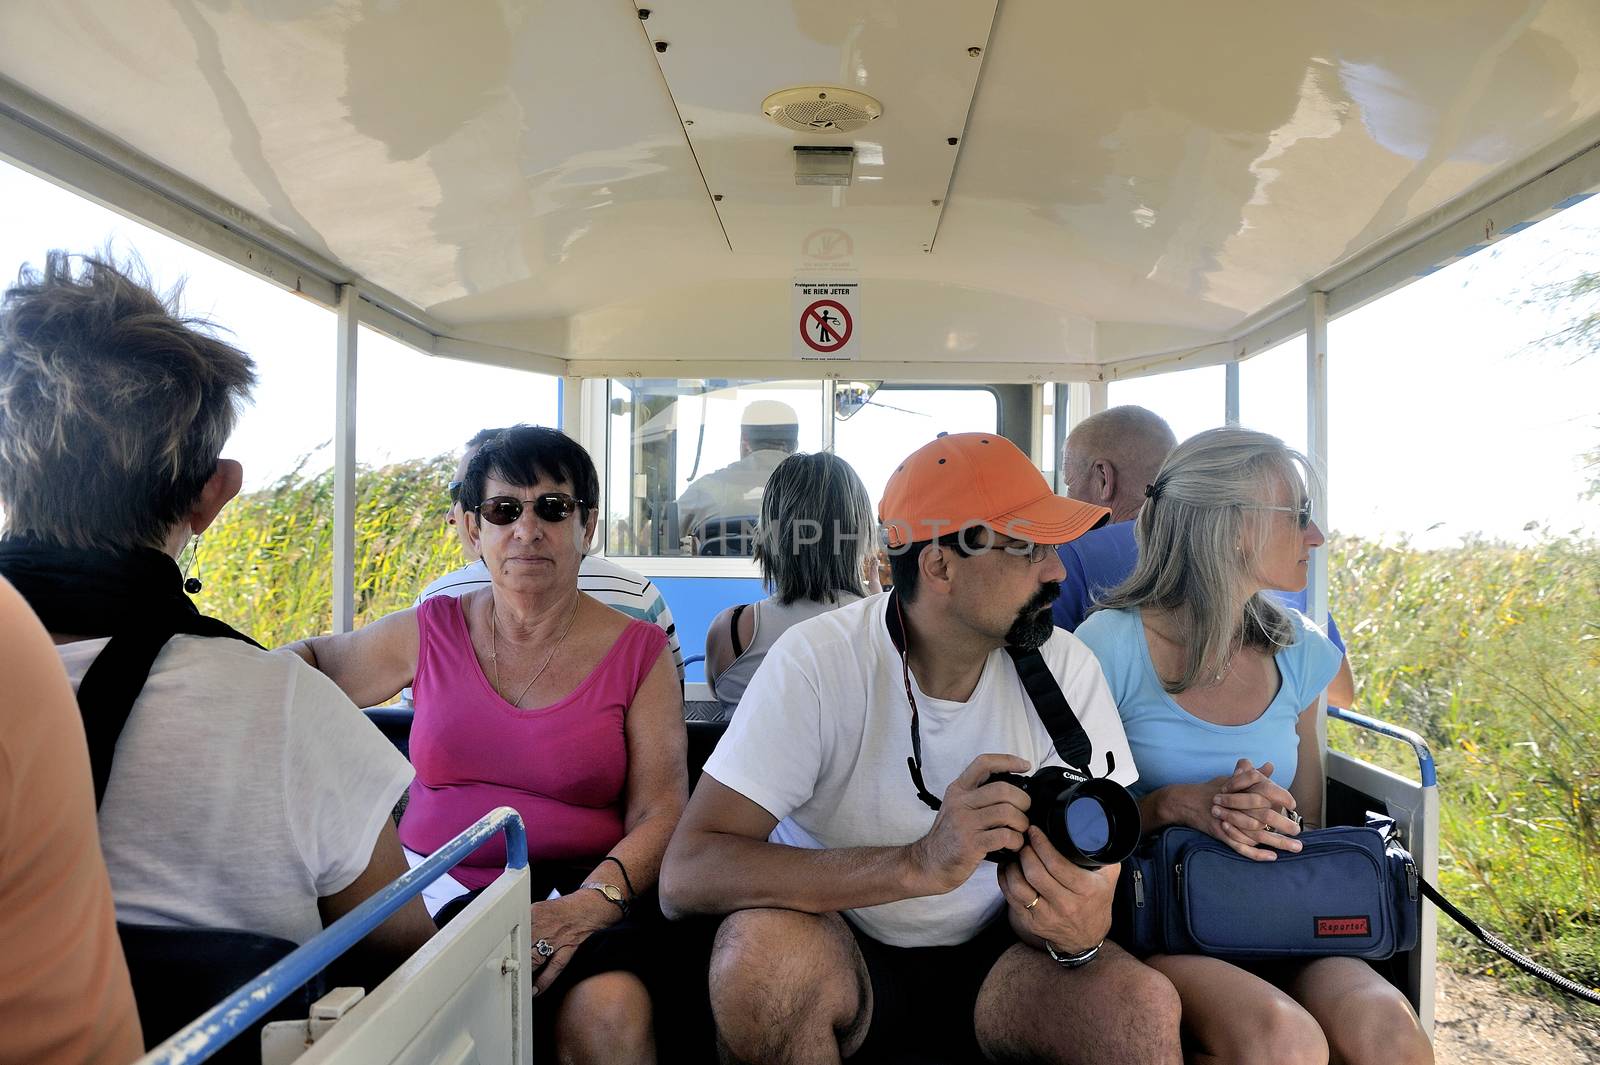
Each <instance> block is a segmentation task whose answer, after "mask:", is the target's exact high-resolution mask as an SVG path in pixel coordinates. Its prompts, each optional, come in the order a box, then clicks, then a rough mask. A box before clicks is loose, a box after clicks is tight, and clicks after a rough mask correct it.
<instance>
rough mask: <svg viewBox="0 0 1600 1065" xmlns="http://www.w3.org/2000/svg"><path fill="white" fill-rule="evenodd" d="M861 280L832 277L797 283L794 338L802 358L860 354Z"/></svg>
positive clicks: (848, 357)
mask: <svg viewBox="0 0 1600 1065" xmlns="http://www.w3.org/2000/svg"><path fill="white" fill-rule="evenodd" d="M860 288H861V283H860V282H859V281H854V280H849V281H845V280H840V279H838V278H829V279H828V280H826V281H802V280H799V279H796V280H795V283H794V301H793V302H794V334H793V337H794V340H793V348H794V355H795V358H798V359H854V358H856V357H857V349H858V346H859V345H858V344H857V343H856V333H857V327H858V323H857V319H858V318H859V312H860Z"/></svg>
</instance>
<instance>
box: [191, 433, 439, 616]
mask: <svg viewBox="0 0 1600 1065" xmlns="http://www.w3.org/2000/svg"><path fill="white" fill-rule="evenodd" d="M454 469H455V460H454V459H453V458H451V457H450V456H448V455H440V456H438V457H435V458H432V459H420V460H416V461H413V462H405V463H397V464H395V465H392V466H384V467H382V468H379V469H368V468H362V469H360V470H358V471H357V473H356V553H355V558H356V580H355V583H356V623H357V624H358V625H360V624H364V623H365V622H367V621H371V620H374V619H376V618H379V617H382V616H383V615H384V614H387V613H389V612H390V611H393V610H399V609H401V608H403V607H408V606H410V605H411V602H412V600H413V599H414V598H415V597H416V594H417V592H419V591H421V589H422V587H423V585H425V584H427V583H428V582H429V581H431V580H432V579H433V578H435V577H437V576H439V575H440V574H442V573H448V572H449V571H450V570H453V569H455V568H457V567H458V566H460V565H462V563H463V561H464V560H463V559H462V557H461V549H460V547H459V546H458V544H457V541H456V536H455V533H454V531H453V530H452V529H451V528H450V527H449V526H448V525H446V524H445V522H444V515H445V510H446V508H447V507H448V506H449V500H448V498H447V497H446V495H445V485H446V484H448V483H449V481H450V475H451V473H452V472H453V471H454ZM195 566H196V572H197V573H198V574H199V576H201V577H202V578H203V580H204V584H205V588H204V590H203V591H202V592H201V593H200V595H199V597H198V599H197V602H198V605H199V606H200V609H202V610H204V611H205V612H206V613H208V614H212V615H213V616H215V617H218V618H221V619H222V620H223V621H226V622H228V623H229V624H230V625H233V626H234V627H236V628H238V629H239V630H240V631H242V632H247V633H249V634H250V635H251V636H254V637H255V638H256V640H257V641H258V642H260V643H261V644H263V645H264V646H267V647H277V646H281V645H282V644H285V643H290V642H292V641H294V640H299V639H302V638H304V637H306V636H315V635H317V634H318V633H324V632H327V631H328V630H329V629H330V628H331V627H332V624H333V475H332V473H331V472H328V473H322V474H318V475H315V476H311V477H307V476H304V475H302V474H301V473H300V472H299V471H295V472H293V473H290V474H289V475H287V476H286V477H284V478H283V479H282V480H280V481H279V482H278V483H277V484H275V485H273V486H272V487H270V488H267V489H264V490H262V491H259V492H253V493H251V494H249V495H245V496H241V497H240V498H238V499H236V500H234V501H233V502H232V503H230V504H228V506H227V508H226V509H224V510H223V512H222V515H221V517H219V518H218V519H217V522H216V524H215V525H213V526H212V527H211V528H210V529H209V530H207V532H206V534H205V537H204V540H203V545H202V547H201V549H200V557H199V559H198V560H197V562H196V563H195Z"/></svg>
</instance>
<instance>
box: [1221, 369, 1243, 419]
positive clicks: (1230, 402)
mask: <svg viewBox="0 0 1600 1065" xmlns="http://www.w3.org/2000/svg"><path fill="white" fill-rule="evenodd" d="M1223 374H1224V377H1223V389H1224V392H1223V397H1222V420H1223V422H1224V423H1225V424H1227V425H1234V426H1236V425H1238V424H1239V364H1238V363H1237V362H1230V363H1228V364H1226V365H1225V366H1224V367H1223Z"/></svg>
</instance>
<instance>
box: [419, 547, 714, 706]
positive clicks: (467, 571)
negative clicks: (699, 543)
mask: <svg viewBox="0 0 1600 1065" xmlns="http://www.w3.org/2000/svg"><path fill="white" fill-rule="evenodd" d="M488 583H489V567H488V566H486V565H484V562H483V559H481V558H480V559H479V560H478V561H476V562H474V563H472V564H471V565H470V566H463V567H461V568H460V569H458V570H455V571H454V572H452V573H446V574H445V575H444V576H443V577H440V578H438V579H437V580H435V581H434V582H433V583H431V584H429V585H428V586H427V587H426V588H424V589H422V594H421V595H419V596H417V603H421V602H422V601H423V600H424V599H432V598H433V597H434V596H436V595H453V596H456V597H458V598H459V597H460V596H463V595H466V594H467V593H468V592H470V591H472V590H473V589H475V588H482V587H483V586H484V585H486V584H488ZM578 591H580V592H585V593H587V594H589V595H592V596H594V598H596V599H598V600H599V601H600V602H602V603H604V604H605V605H606V606H608V607H610V608H611V609H613V610H620V611H622V612H623V613H624V614H626V615H628V616H629V617H630V618H638V619H639V620H640V621H648V622H649V623H650V624H652V625H654V626H656V628H658V629H660V630H661V631H662V632H664V633H666V634H667V648H668V649H669V650H671V652H672V662H673V664H674V665H675V666H677V667H678V679H679V680H680V681H681V680H682V679H683V649H682V648H681V647H679V646H678V627H677V625H675V624H674V623H673V621H672V611H671V610H670V609H668V608H667V601H666V600H665V599H663V598H662V597H661V590H660V589H659V588H657V587H656V586H655V585H654V584H652V583H650V579H649V578H648V577H643V576H640V575H639V574H637V573H635V572H633V570H631V569H627V568H625V567H622V566H619V565H617V564H616V563H615V562H612V561H611V560H609V559H605V558H601V557H600V556H599V555H585V556H583V562H582V563H580V564H579V566H578ZM408 691H409V689H408ZM406 702H408V703H409V702H410V699H406Z"/></svg>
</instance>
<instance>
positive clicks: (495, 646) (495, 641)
mask: <svg viewBox="0 0 1600 1065" xmlns="http://www.w3.org/2000/svg"><path fill="white" fill-rule="evenodd" d="M582 598H583V593H582V592H577V593H576V594H574V595H573V597H572V609H571V610H569V611H568V612H567V627H566V628H564V629H562V630H561V636H560V638H559V639H557V640H556V645H555V646H554V647H552V648H550V653H549V654H548V655H545V658H544V665H542V666H540V667H539V671H538V672H537V673H535V674H534V675H533V676H532V677H530V678H529V679H528V683H527V684H524V685H523V686H522V691H521V692H520V693H519V694H518V695H517V697H516V698H515V699H512V700H510V702H511V705H512V706H518V705H519V704H520V703H521V702H522V700H523V699H524V698H525V697H526V696H527V694H528V692H529V691H530V690H532V688H533V683H534V681H536V680H538V679H539V678H540V677H542V676H544V671H545V670H547V669H549V668H550V663H551V662H553V661H555V657H556V652H557V651H559V650H561V645H562V644H563V643H565V642H566V641H567V633H569V632H571V631H572V623H573V622H574V621H576V620H577V618H578V602H579V600H581V599H582ZM497 613H499V611H498V610H496V609H495V603H494V599H493V598H492V597H491V598H490V600H489V661H491V662H493V663H494V688H495V691H497V692H502V691H504V690H505V689H504V688H502V687H501V686H500V644H499V638H498V636H497V635H496V632H495V624H494V620H495V615H496V614H497ZM501 698H502V699H503V698H505V696H503V695H502V696H501Z"/></svg>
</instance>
